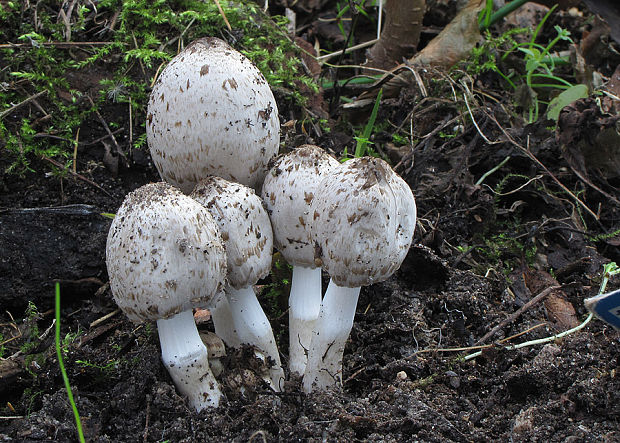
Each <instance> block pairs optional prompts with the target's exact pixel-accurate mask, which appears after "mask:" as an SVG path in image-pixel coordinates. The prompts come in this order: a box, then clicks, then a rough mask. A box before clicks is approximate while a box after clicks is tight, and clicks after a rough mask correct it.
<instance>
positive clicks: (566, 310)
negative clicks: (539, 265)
mask: <svg viewBox="0 0 620 443" xmlns="http://www.w3.org/2000/svg"><path fill="white" fill-rule="evenodd" d="M524 277H525V284H526V285H527V287H528V289H529V290H530V292H531V293H532V294H538V293H540V292H542V291H544V290H545V289H546V288H548V287H550V286H560V284H559V283H558V281H557V280H556V279H555V278H553V276H551V274H549V273H548V272H545V271H539V270H536V269H528V270H527V271H526V272H525V274H524ZM544 304H545V309H546V310H547V316H548V317H549V320H551V321H552V322H553V323H555V324H556V326H557V327H558V329H570V328H574V327H575V326H577V325H578V324H579V320H578V319H577V314H576V312H575V308H574V307H573V305H572V304H571V302H569V301H568V300H567V297H566V294H565V293H564V291H563V290H562V289H555V290H553V291H551V292H550V293H549V295H548V296H547V297H546V298H545V302H544Z"/></svg>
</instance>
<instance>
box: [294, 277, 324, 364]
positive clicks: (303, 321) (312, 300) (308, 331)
mask: <svg viewBox="0 0 620 443" xmlns="http://www.w3.org/2000/svg"><path fill="white" fill-rule="evenodd" d="M321 294H322V290H321V268H314V269H312V268H308V267H304V266H293V276H292V278H291V293H290V295H289V299H288V305H289V311H288V321H289V368H290V370H291V372H292V373H297V374H298V375H303V373H304V370H305V369H306V363H307V362H308V350H309V349H310V342H311V341H312V331H313V330H314V324H315V323H316V319H317V317H318V316H319V311H320V309H321Z"/></svg>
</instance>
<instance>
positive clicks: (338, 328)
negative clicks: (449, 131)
mask: <svg viewBox="0 0 620 443" xmlns="http://www.w3.org/2000/svg"><path fill="white" fill-rule="evenodd" d="M319 189H321V194H320V198H317V199H316V200H315V202H314V203H313V205H312V217H311V220H312V222H311V223H312V224H311V227H310V230H311V232H312V238H313V240H314V241H315V242H316V245H317V248H316V251H317V258H319V259H320V260H321V261H322V263H323V269H325V270H326V271H327V273H328V274H329V275H330V277H331V280H330V283H329V286H328V287H327V291H326V292H325V296H324V297H323V302H322V304H321V311H320V313H319V317H318V319H317V321H316V324H315V326H314V334H313V336H312V342H311V345H310V352H309V355H308V365H307V366H306V371H305V373H304V377H303V387H304V390H305V391H306V392H310V391H312V390H314V389H324V388H327V387H329V386H334V385H342V356H343V352H344V346H345V343H346V340H347V338H348V336H349V334H350V332H351V328H352V326H353V319H354V316H355V308H356V306H357V300H358V297H359V293H360V287H361V286H367V285H371V284H373V283H378V282H381V281H384V280H386V279H387V278H389V277H390V276H391V275H392V274H393V273H394V272H396V270H397V269H398V268H399V267H400V265H401V264H402V262H403V260H404V259H405V256H406V255H407V251H408V250H409V246H410V245H411V241H412V238H413V231H414V228H415V221H416V207H415V201H414V198H413V194H412V193H411V189H410V188H409V186H408V185H407V183H405V181H404V180H403V179H402V178H400V177H399V176H398V175H397V174H396V173H395V172H394V171H393V170H392V169H391V168H390V166H389V165H388V164H387V163H386V162H385V161H383V160H380V159H377V158H372V157H362V158H356V159H352V160H349V161H347V162H346V163H344V164H343V165H342V167H341V168H338V169H334V170H333V171H332V172H331V173H329V174H327V175H326V176H325V178H323V180H322V181H321V183H320V184H319Z"/></svg>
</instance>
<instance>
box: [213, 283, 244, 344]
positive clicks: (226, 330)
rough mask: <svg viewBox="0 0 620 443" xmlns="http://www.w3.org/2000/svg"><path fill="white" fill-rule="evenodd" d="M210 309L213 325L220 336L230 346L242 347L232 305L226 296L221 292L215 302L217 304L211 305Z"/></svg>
mask: <svg viewBox="0 0 620 443" xmlns="http://www.w3.org/2000/svg"><path fill="white" fill-rule="evenodd" d="M209 310H210V311H211V319H212V320H213V327H214V329H215V333H216V334H217V335H218V337H220V338H221V339H222V340H223V341H224V343H226V346H228V347H230V348H238V347H240V346H241V342H240V341H239V336H238V335H237V331H236V330H235V326H234V323H233V318H232V313H231V312H230V305H229V304H228V299H227V298H226V296H225V295H224V294H221V295H220V296H219V297H218V299H217V301H216V302H215V305H214V306H211V307H210V308H209Z"/></svg>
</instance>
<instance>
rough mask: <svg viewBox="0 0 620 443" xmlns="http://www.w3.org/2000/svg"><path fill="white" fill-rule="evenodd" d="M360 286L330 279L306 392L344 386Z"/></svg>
mask: <svg viewBox="0 0 620 443" xmlns="http://www.w3.org/2000/svg"><path fill="white" fill-rule="evenodd" d="M360 289H361V288H359V287H357V288H346V287H342V286H338V285H337V284H335V283H334V282H333V281H330V282H329V285H328V287H327V291H326V292H325V296H324V297H323V303H322V304H321V311H320V312H319V317H318V319H317V321H316V323H315V325H314V334H313V336H312V343H311V345H310V352H309V354H308V364H307V366H306V371H305V373H304V378H303V388H304V391H305V392H311V391H313V390H317V389H318V390H321V389H325V388H327V387H329V386H334V385H337V386H342V356H343V353H344V346H345V343H346V342H347V338H348V337H349V334H350V333H351V328H352V327H353V319H354V318H355V309H356V307H357V300H358V299H359V294H360Z"/></svg>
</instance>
